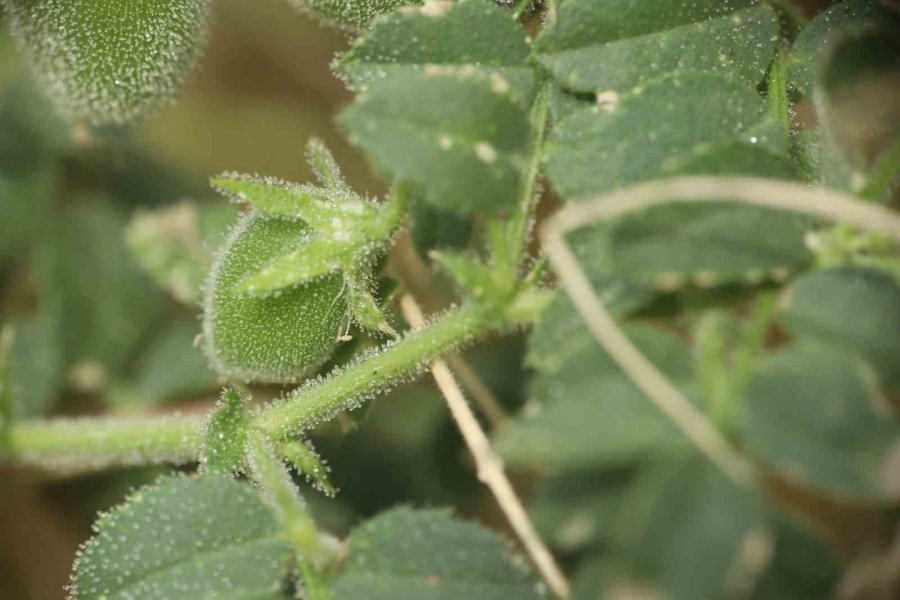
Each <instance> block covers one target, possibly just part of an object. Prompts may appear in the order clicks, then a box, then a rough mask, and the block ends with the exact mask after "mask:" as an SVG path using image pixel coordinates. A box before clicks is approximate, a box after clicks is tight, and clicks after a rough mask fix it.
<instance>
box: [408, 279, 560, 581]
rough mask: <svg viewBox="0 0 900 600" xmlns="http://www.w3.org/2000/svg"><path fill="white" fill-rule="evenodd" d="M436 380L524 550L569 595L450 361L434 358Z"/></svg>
mask: <svg viewBox="0 0 900 600" xmlns="http://www.w3.org/2000/svg"><path fill="white" fill-rule="evenodd" d="M400 309H401V311H402V312H403V315H404V317H406V320H407V321H408V322H409V324H410V325H411V326H412V327H413V328H420V327H422V326H423V325H424V323H425V318H424V316H423V315H422V311H421V309H420V308H419V305H418V304H416V301H415V299H413V297H412V296H410V295H404V296H402V297H401V298H400ZM429 369H430V370H431V374H432V375H433V376H434V380H435V381H436V382H437V385H438V387H439V388H440V390H441V393H442V394H443V395H444V398H446V400H447V405H448V406H449V407H450V412H451V413H452V414H453V419H454V420H455V421H456V424H457V426H458V427H459V430H460V432H461V433H462V435H463V438H464V439H465V441H466V445H467V446H468V447H469V451H470V452H471V453H472V457H473V458H474V459H475V465H476V467H477V469H478V479H479V480H480V481H482V482H483V483H484V484H485V485H487V487H488V488H489V489H490V490H491V493H493V494H494V498H496V500H497V504H499V505H500V508H501V510H502V511H503V513H504V514H505V515H506V518H507V519H508V520H509V523H510V525H511V526H512V528H513V530H514V531H515V532H516V535H517V536H518V537H519V540H520V541H521V542H522V546H523V547H524V548H525V551H526V552H527V553H528V555H529V556H530V557H531V560H532V561H534V564H535V566H537V569H538V571H539V572H540V573H541V576H542V577H543V578H544V580H545V581H546V582H547V585H548V586H549V587H550V589H551V590H552V591H553V593H554V594H555V595H556V596H557V597H559V598H568V597H569V593H570V592H569V583H568V581H567V580H566V577H565V575H563V573H562V571H561V570H560V568H559V566H558V565H557V564H556V560H555V559H554V558H553V555H552V554H551V553H550V550H549V549H548V548H547V546H546V544H544V542H543V540H541V538H540V535H539V534H538V532H537V530H535V528H534V525H533V524H532V522H531V520H530V519H529V517H528V513H527V512H526V511H525V507H524V506H522V501H521V500H519V497H518V496H517V495H516V492H515V490H514V489H513V487H512V484H511V483H510V482H509V479H507V477H506V474H505V473H504V471H503V459H501V458H500V456H499V455H498V454H497V453H496V452H494V449H493V448H492V447H491V443H490V441H488V438H487V435H485V433H484V431H483V430H482V429H481V426H480V425H479V424H478V420H477V419H476V418H475V415H474V413H473V412H472V409H471V408H470V407H469V405H468V403H467V402H466V399H465V397H464V396H463V393H462V390H460V388H459V385H458V384H457V383H456V380H455V379H454V378H453V373H451V372H450V369H449V367H447V364H446V363H444V361H442V360H435V361H434V362H432V363H431V365H430V366H429Z"/></svg>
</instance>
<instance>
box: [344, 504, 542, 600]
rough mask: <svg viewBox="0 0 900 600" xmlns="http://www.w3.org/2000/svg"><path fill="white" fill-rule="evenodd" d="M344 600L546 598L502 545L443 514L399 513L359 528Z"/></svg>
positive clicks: (353, 540)
mask: <svg viewBox="0 0 900 600" xmlns="http://www.w3.org/2000/svg"><path fill="white" fill-rule="evenodd" d="M334 590H335V596H336V597H337V598H340V599H341V600H457V599H459V598H466V599H467V600H506V599H507V598H516V599H522V600H525V599H527V598H540V597H541V596H542V594H541V593H539V591H538V590H539V586H538V584H537V582H536V581H535V580H534V579H533V577H532V576H531V575H530V574H529V573H528V569H527V567H526V566H525V563H524V562H523V561H521V560H514V559H512V558H511V557H510V556H509V554H508V553H507V550H506V546H505V544H504V543H503V541H502V540H501V539H500V538H499V537H498V536H497V535H496V534H494V533H492V532H489V531H487V530H485V529H483V528H482V527H479V526H477V525H473V524H470V523H465V522H461V521H457V520H455V519H453V518H451V517H450V515H449V514H448V513H447V512H445V511H437V510H412V509H409V508H399V509H394V510H392V511H390V512H387V513H384V514H382V515H379V516H377V517H375V518H374V519H372V520H370V521H368V522H366V523H364V524H363V525H362V526H360V527H358V528H357V529H356V530H355V531H354V532H353V533H352V534H351V536H350V555H349V557H348V558H347V562H346V563H345V565H344V570H343V571H342V572H341V574H340V576H338V578H337V579H336V580H335V583H334Z"/></svg>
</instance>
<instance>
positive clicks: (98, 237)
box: [35, 197, 165, 392]
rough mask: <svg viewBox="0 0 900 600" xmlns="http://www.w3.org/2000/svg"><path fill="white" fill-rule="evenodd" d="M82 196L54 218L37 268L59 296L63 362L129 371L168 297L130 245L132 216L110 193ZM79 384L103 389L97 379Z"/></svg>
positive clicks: (41, 288) (105, 374)
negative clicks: (128, 219)
mask: <svg viewBox="0 0 900 600" xmlns="http://www.w3.org/2000/svg"><path fill="white" fill-rule="evenodd" d="M80 200H81V201H75V198H71V199H70V202H67V204H69V203H70V204H71V208H69V209H66V210H64V211H63V213H61V214H59V215H57V216H56V217H55V219H54V225H53V226H51V225H47V229H46V232H45V234H44V235H45V236H46V238H49V239H46V238H45V239H46V242H47V243H46V244H45V245H43V246H41V247H39V249H38V252H37V256H36V259H35V272H36V278H37V281H38V293H39V294H40V297H41V298H43V299H45V301H48V302H49V301H58V302H59V306H58V307H56V309H57V310H59V311H60V313H59V317H58V318H59V319H61V321H60V325H59V329H58V331H59V335H60V336H61V339H62V347H63V349H64V361H63V364H64V365H66V366H68V365H73V364H74V365H76V366H78V365H79V364H80V365H81V366H86V367H87V370H89V371H93V372H95V373H97V374H98V375H100V377H94V378H92V379H96V380H98V381H105V380H107V379H109V376H110V375H121V374H122V373H123V372H124V371H125V369H126V368H127V366H128V363H129V361H130V360H131V359H132V358H133V357H134V355H135V353H136V351H137V349H138V347H139V345H140V344H141V342H143V341H144V340H145V339H146V338H147V336H148V335H149V334H150V333H151V332H152V331H153V329H154V327H155V326H156V325H157V324H158V319H159V318H160V316H161V314H162V311H163V309H164V307H165V303H164V296H163V294H162V293H161V292H160V291H159V290H158V289H156V287H155V286H154V285H153V284H152V282H151V281H150V280H149V278H147V277H146V276H145V275H144V274H143V273H142V272H141V270H140V269H139V268H138V266H137V265H136V264H135V263H134V261H133V260H132V257H131V255H130V253H129V252H128V249H127V248H126V246H125V243H124V240H123V235H122V231H123V229H124V228H125V223H126V220H125V215H124V214H122V212H121V211H120V210H119V208H118V207H117V206H116V205H115V204H114V203H113V202H112V201H111V200H109V199H106V198H92V197H88V198H81V199H80ZM48 308H49V307H48ZM76 379H77V378H76ZM76 387H82V388H83V389H90V390H91V391H95V392H96V391H99V389H98V388H97V387H96V386H95V385H94V384H93V383H89V384H88V385H86V386H79V385H77V382H76ZM101 387H102V386H101Z"/></svg>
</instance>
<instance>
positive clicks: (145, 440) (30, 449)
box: [6, 416, 203, 471]
mask: <svg viewBox="0 0 900 600" xmlns="http://www.w3.org/2000/svg"><path fill="white" fill-rule="evenodd" d="M202 438H203V418H202V417H200V416H191V417H179V416H172V417H156V418H154V417H128V418H116V417H100V418H88V417H83V418H71V419H65V418H64V419H52V420H40V421H30V422H28V421H26V422H23V423H16V424H14V425H13V426H12V427H10V428H9V445H8V447H7V448H6V451H8V452H9V453H10V454H11V455H13V456H15V458H16V459H17V460H19V461H21V462H25V463H35V464H40V465H43V466H47V467H51V468H55V469H59V470H62V471H68V470H79V471H80V470H85V469H100V468H105V467H109V466H113V465H122V466H127V465H142V464H157V463H174V464H180V463H186V462H190V461H192V460H195V459H196V458H197V456H198V455H199V453H200V446H201V440H202Z"/></svg>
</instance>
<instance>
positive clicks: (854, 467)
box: [743, 342, 900, 500]
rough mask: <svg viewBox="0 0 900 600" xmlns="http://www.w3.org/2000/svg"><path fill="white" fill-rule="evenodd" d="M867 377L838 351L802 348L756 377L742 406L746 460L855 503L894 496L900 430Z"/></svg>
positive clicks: (776, 358) (774, 359) (770, 362)
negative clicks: (752, 458)
mask: <svg viewBox="0 0 900 600" xmlns="http://www.w3.org/2000/svg"><path fill="white" fill-rule="evenodd" d="M872 379H873V373H872V371H871V368H870V367H868V366H867V365H866V364H865V363H864V362H862V361H861V360H860V359H859V358H857V357H855V356H854V355H852V354H849V353H845V352H843V351H842V349H841V348H840V347H838V346H834V345H829V346H824V345H821V344H819V343H815V342H805V343H802V344H799V345H797V346H795V347H792V348H788V349H785V350H781V351H779V352H777V353H775V354H774V355H772V356H771V357H769V358H768V359H767V360H766V361H765V362H763V363H762V365H761V367H760V368H759V369H758V370H757V371H756V373H755V378H754V380H753V381H752V382H751V384H750V386H749V388H748V390H747V395H746V398H745V403H744V411H745V414H746V420H745V425H744V432H743V433H744V440H745V443H746V447H747V449H748V451H749V452H750V453H752V454H753V455H755V456H756V457H758V459H759V460H760V461H761V462H762V463H763V464H765V465H767V466H769V467H770V468H772V469H774V470H776V471H778V472H780V473H781V474H782V475H784V476H786V477H789V478H791V479H795V480H799V481H800V482H804V483H807V484H809V485H812V486H814V487H816V488H819V489H821V490H823V491H826V492H830V493H832V494H837V495H839V496H842V497H847V498H853V499H858V500H873V499H875V500H879V499H885V498H893V499H896V498H897V497H900V488H898V485H897V481H896V477H895V476H894V475H893V474H892V473H891V468H892V467H891V465H893V464H895V463H894V462H893V461H895V459H894V458H892V453H894V452H896V442H897V439H898V434H900V425H898V423H897V421H896V420H895V419H892V417H891V415H890V412H889V410H888V409H887V407H886V406H885V405H884V399H883V398H879V397H878V396H877V395H876V394H875V393H873V392H874V390H873V385H872V383H873V382H872Z"/></svg>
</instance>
